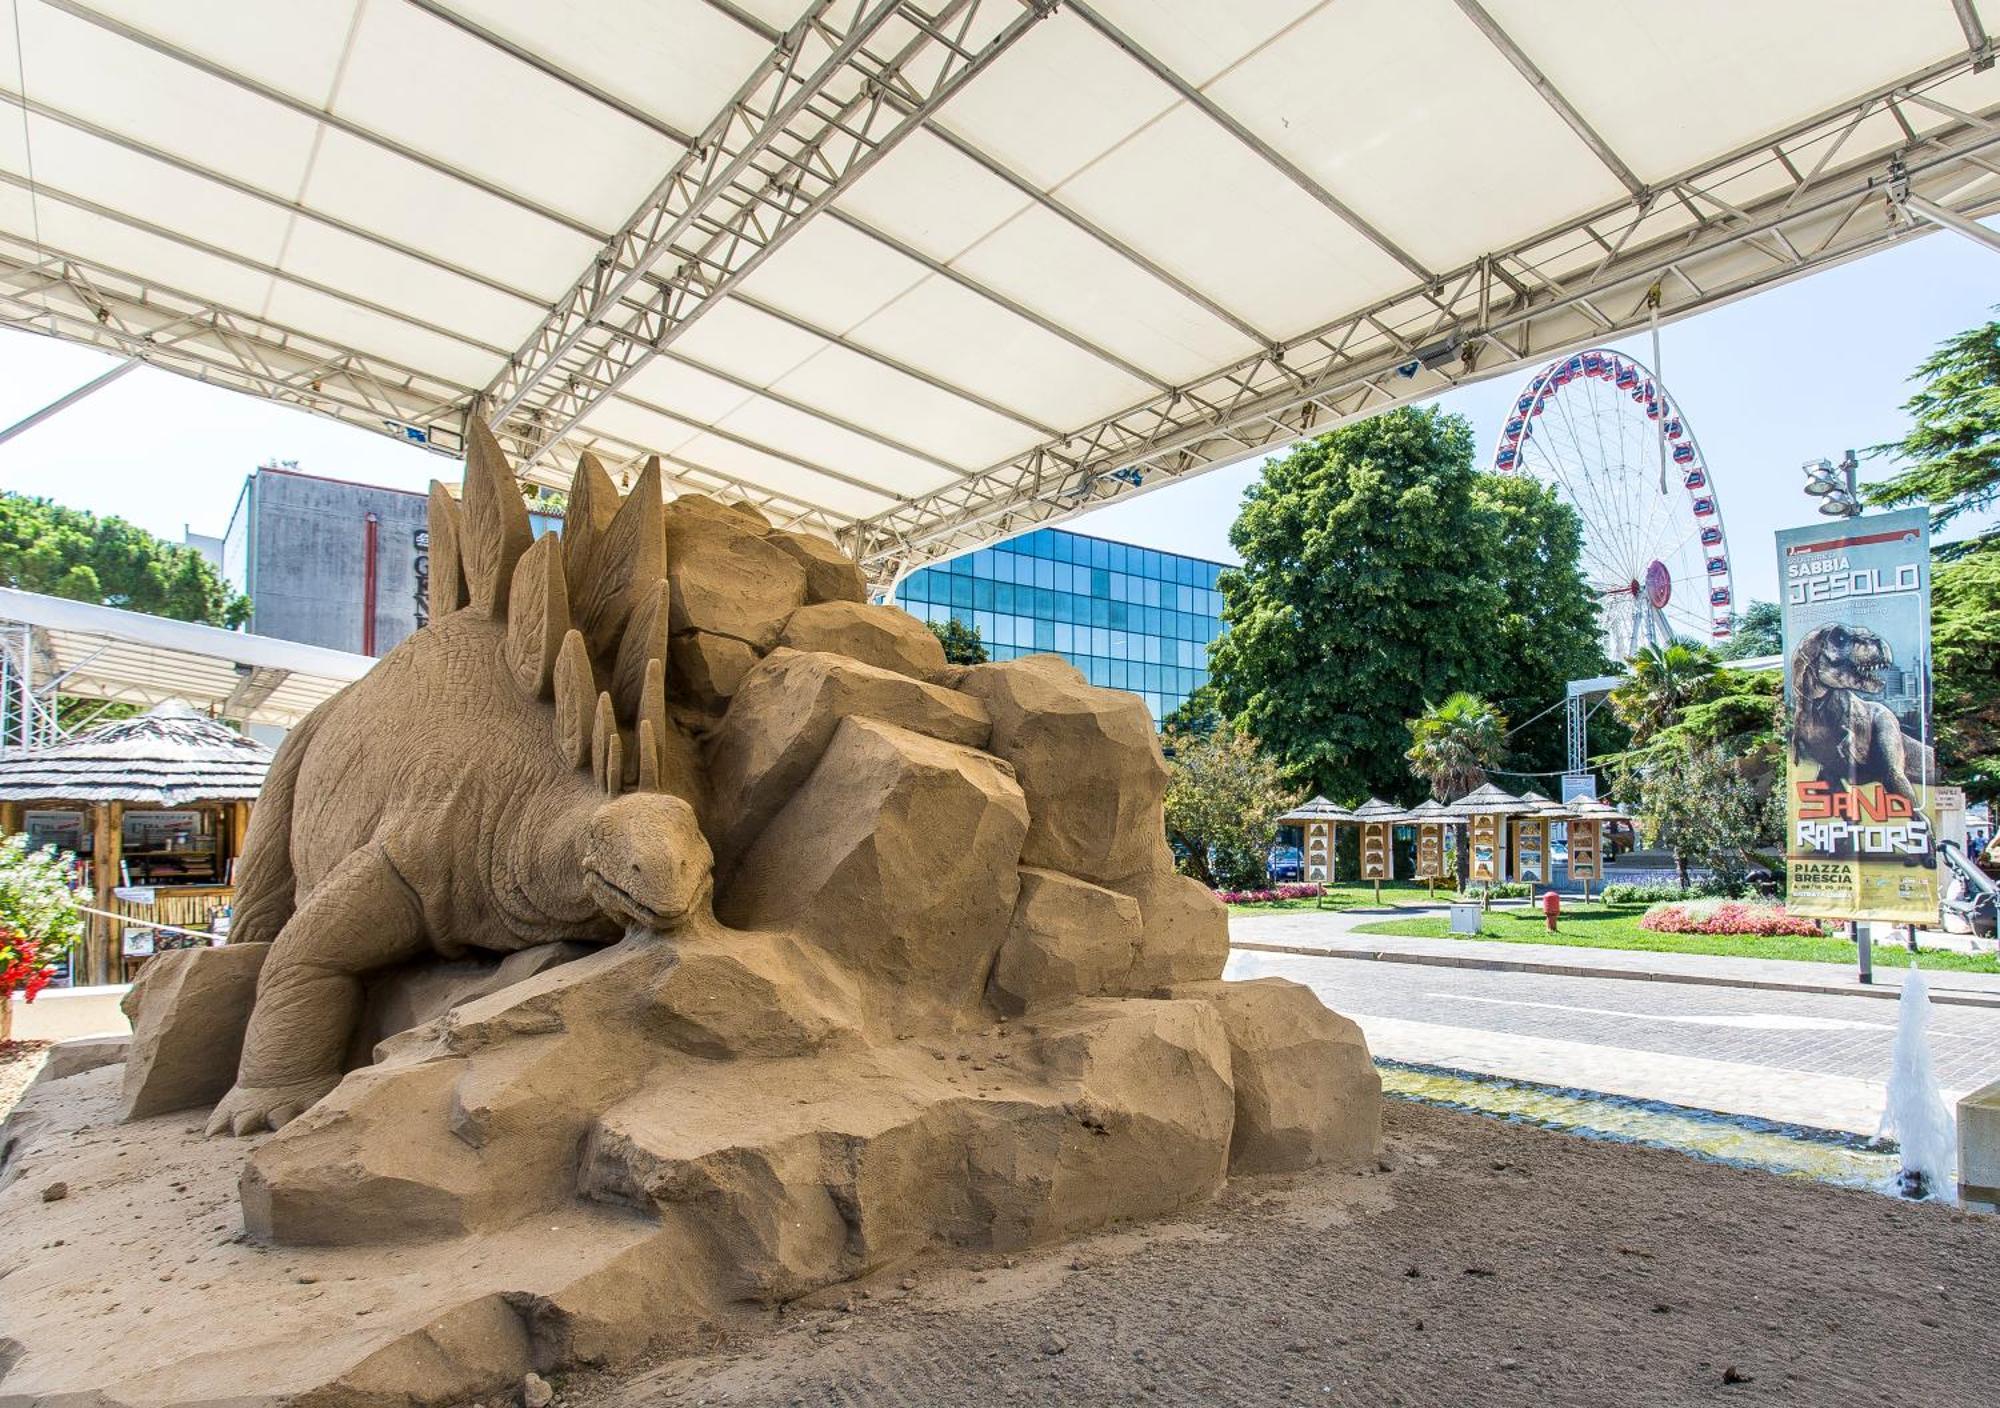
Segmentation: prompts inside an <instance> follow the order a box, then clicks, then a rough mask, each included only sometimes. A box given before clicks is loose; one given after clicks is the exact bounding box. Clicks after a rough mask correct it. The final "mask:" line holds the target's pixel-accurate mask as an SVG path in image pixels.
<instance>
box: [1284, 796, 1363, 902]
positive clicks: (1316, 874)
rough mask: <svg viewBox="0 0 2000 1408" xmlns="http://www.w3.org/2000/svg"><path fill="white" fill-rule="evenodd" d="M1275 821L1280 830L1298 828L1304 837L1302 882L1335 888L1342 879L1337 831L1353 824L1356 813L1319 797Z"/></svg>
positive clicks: (1303, 803) (1301, 850) (1300, 869)
mask: <svg viewBox="0 0 2000 1408" xmlns="http://www.w3.org/2000/svg"><path fill="white" fill-rule="evenodd" d="M1272 820H1273V821H1274V822H1275V823H1276V824H1278V825H1280V826H1296V827H1298V828H1299V830H1300V831H1301V832H1303V833H1304V836H1303V840H1302V844H1301V845H1300V847H1299V853H1300V856H1301V858H1302V859H1301V864H1300V867H1299V875H1300V878H1301V879H1303V880H1305V881H1306V882H1307V883H1309V884H1313V885H1331V884H1333V883H1334V881H1336V880H1337V879H1339V866H1338V859H1337V857H1338V848H1337V847H1336V846H1335V845H1334V840H1335V837H1336V836H1337V835H1338V834H1339V833H1338V832H1337V830H1336V828H1337V827H1338V826H1339V825H1340V824H1341V823H1342V822H1344V821H1347V822H1351V821H1353V820H1354V813H1353V812H1351V811H1349V810H1348V809H1347V808H1346V807H1343V806H1339V805H1337V804H1335V803H1333V802H1329V801H1328V800H1327V799H1326V798H1324V797H1315V798H1313V799H1312V800H1311V801H1310V802H1301V803H1300V804H1299V805H1298V806H1296V807H1293V808H1292V809H1291V810H1290V811H1288V812H1286V813H1285V814H1284V815H1283V816H1280V817H1274V818H1272Z"/></svg>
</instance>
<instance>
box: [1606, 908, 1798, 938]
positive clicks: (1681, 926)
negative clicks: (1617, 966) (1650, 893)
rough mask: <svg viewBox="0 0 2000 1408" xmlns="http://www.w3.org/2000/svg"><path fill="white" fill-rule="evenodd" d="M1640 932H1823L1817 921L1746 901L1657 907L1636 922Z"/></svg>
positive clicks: (1764, 935)
mask: <svg viewBox="0 0 2000 1408" xmlns="http://www.w3.org/2000/svg"><path fill="white" fill-rule="evenodd" d="M1639 927H1640V928H1641V929H1650V930H1652V931H1653V932H1654V933H1656V934H1753V935H1757V936H1759V937H1770V936H1772V935H1776V934H1799V935H1804V936H1808V937H1814V938H1816V937H1818V936H1819V935H1820V934H1822V933H1824V932H1825V931H1824V930H1823V929H1821V928H1820V923H1819V921H1818V920H1817V919H1808V918H1806V917H1805V916H1804V915H1802V914H1790V913H1787V912H1786V910H1785V907H1784V906H1783V905H1781V904H1757V903H1753V902H1750V901H1745V900H1691V901H1688V902H1686V903H1681V904H1656V905H1654V906H1653V907H1652V908H1651V909H1649V910H1647V911H1646V912H1645V913H1644V914H1643V915H1641V916H1640V918H1639Z"/></svg>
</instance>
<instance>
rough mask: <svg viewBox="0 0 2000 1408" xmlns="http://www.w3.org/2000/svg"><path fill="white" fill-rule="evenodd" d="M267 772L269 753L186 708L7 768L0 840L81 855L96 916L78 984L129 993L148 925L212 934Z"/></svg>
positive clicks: (7, 759)
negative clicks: (120, 987)
mask: <svg viewBox="0 0 2000 1408" xmlns="http://www.w3.org/2000/svg"><path fill="white" fill-rule="evenodd" d="M270 765H271V750H270V749H268V748H266V747H265V746H264V745H263V744H261V743H258V742H256V741H255V740H254V739H250V738H246V737H244V736H243V735H242V734H240V733H237V732H236V731H235V730H234V729H231V728H229V727H228V726H227V725H225V724H222V723H218V722H217V721H215V720H213V719H210V718H206V717H204V716H203V715H202V714H200V713H198V712H197V711H196V710H194V709H192V708H190V707H189V706H188V705H186V704H182V703H178V702H174V703H166V704H160V705H157V706H155V707H154V708H152V709H150V710H148V711H147V712H146V713H144V714H140V715H137V716H135V717H133V718H129V719H120V720H118V721H117V722H116V723H109V724H103V725H101V726H99V727H97V728H94V729H90V730H88V731H87V732H84V733H80V734H77V735H76V736H74V737H72V738H67V739H64V740H63V741H62V742H61V743H57V744H53V745H51V746H49V747H45V748H35V749H30V750H28V751H25V752H16V753H12V754H9V755H7V756H4V757H0V833H4V834H8V835H11V834H13V833H15V832H19V831H25V832H27V833H28V835H29V837H30V838H31V840H32V842H33V843H34V844H36V845H53V846H55V847H56V848H57V849H59V850H64V851H69V852H72V853H73V854H75V855H76V857H77V859H78V860H79V862H81V863H82V867H83V878H84V883H85V885H86V887H87V889H88V890H89V892H90V895H91V899H90V901H89V903H90V906H91V908H93V909H95V910H98V911H100V913H97V914H93V915H91V916H90V923H89V925H88V927H87V929H86V932H85V938H84V944H83V948H82V950H81V952H80V953H79V954H78V955H77V956H76V957H75V958H74V959H73V960H72V967H71V981H72V982H75V983H78V984H84V983H114V982H124V981H126V980H128V979H129V978H130V977H131V976H132V972H133V970H134V969H136V967H137V966H138V965H139V964H140V963H142V962H144V960H145V957H146V956H148V954H150V952H151V949H152V945H153V943H154V942H156V940H154V939H153V938H152V928H151V926H153V925H162V924H164V925H174V926H179V927H183V928H189V929H198V930H199V929H208V928H209V927H210V926H211V924H212V923H213V921H214V919H215V918H216V917H217V915H218V914H219V913H220V912H222V911H224V910H226V909H227V908H228V906H229V905H230V903H231V902H232V901H233V899H234V898H235V887H234V879H235V869H236V858H237V857H238V856H239V855H240V854H241V853H242V850H243V840H244V837H245V836H246V835H247V834H248V831H249V826H250V808H251V804H252V803H253V802H254V801H255V799H256V797H257V793H258V792H259V790H260V789H261V788H262V787H263V785H264V774H265V772H266V770H268V769H269V767H270ZM113 915H115V916H118V917H116V918H113V917H110V916H113ZM128 931H129V932H130V933H131V934H132V935H133V943H132V944H131V945H130V947H132V948H133V949H135V950H138V951H136V952H132V953H130V954H128V953H127V948H128V945H127V943H126V935H127V933H128Z"/></svg>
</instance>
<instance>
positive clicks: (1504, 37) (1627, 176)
mask: <svg viewBox="0 0 2000 1408" xmlns="http://www.w3.org/2000/svg"><path fill="white" fill-rule="evenodd" d="M1458 8H1459V9H1461V10H1463V11H1464V12H1465V17H1466V18H1467V19H1469V20H1471V21H1472V23H1473V25H1474V26H1475V27H1477V29H1478V30H1479V32H1480V33H1481V34H1483V35H1485V36H1486V41H1487V42H1488V43H1489V44H1491V45H1492V46H1493V47H1494V48H1496V49H1498V50H1499V51H1500V53H1501V54H1502V55H1503V56H1504V57H1505V58H1506V60H1507V62H1508V63H1510V64H1512V65H1513V66H1514V69H1515V71H1516V72H1517V73H1519V74H1520V75H1521V77H1523V78H1525V79H1527V80H1528V86H1529V87H1531V88H1533V89H1534V90H1535V91H1536V92H1537V93H1539V94H1540V95H1541V97H1542V101H1543V102H1545V103H1547V104H1548V105H1549V106H1550V107H1551V108H1553V109H1555V114H1556V116H1557V117H1560V118H1561V119H1562V120H1563V121H1564V122H1565V123H1567V124H1568V125H1569V130H1570V131H1572V132H1574V133H1576V135H1577V137H1578V138H1579V139H1580V140H1581V141H1582V142H1583V144H1584V145H1585V146H1586V147H1589V148H1590V150H1591V152H1592V153H1593V154H1594V155H1595V156H1596V157H1597V159H1598V160H1599V161H1601V162H1603V163H1604V165H1605V166H1606V167H1607V168H1608V169H1609V170H1610V172H1611V174H1612V175H1613V176H1616V177H1617V178H1618V180H1619V183H1620V184H1621V185H1623V186H1624V187H1625V189H1626V190H1628V191H1630V192H1631V193H1632V194H1633V195H1635V196H1639V195H1644V194H1645V192H1646V183H1645V182H1644V181H1641V180H1640V179H1639V176H1638V173H1637V172H1635V171H1633V170H1632V168H1631V167H1629V166H1627V165H1626V164H1625V162H1624V161H1623V160H1622V159H1621V158H1620V157H1619V155H1618V153H1617V152H1615V151H1613V150H1612V149H1611V144H1610V143H1609V142H1607V141H1605V140H1604V138H1602V137H1601V136H1599V135H1598V133H1597V129H1596V128H1594V127H1592V126H1591V125H1590V123H1589V122H1588V121H1587V120H1585V118H1584V115H1583V114H1582V113H1580V112H1578V111H1577V110H1576V107H1575V105H1574V104H1572V103H1571V102H1570V100H1569V99H1568V98H1566V97H1564V96H1563V93H1562V90H1561V89H1560V88H1558V87H1556V85H1555V84H1553V83H1551V82H1550V81H1549V79H1548V76H1547V75H1546V74H1544V73H1543V72H1542V70H1541V68H1540V67H1539V66H1538V65H1537V64H1536V63H1535V61H1534V60H1533V59H1531V58H1529V57H1528V55H1527V53H1526V52H1525V51H1524V50H1523V49H1522V48H1521V46H1520V45H1519V44H1516V43H1515V42H1514V37H1513V36H1512V35H1511V34H1509V33H1507V31H1506V30H1504V29H1502V28H1501V27H1500V22H1499V21H1498V20H1496V19H1494V18H1493V16H1492V15H1490V14H1488V13H1487V12H1486V7H1485V6H1484V5H1482V4H1480V3H1479V0H1458Z"/></svg>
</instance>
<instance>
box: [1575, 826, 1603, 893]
mask: <svg viewBox="0 0 2000 1408" xmlns="http://www.w3.org/2000/svg"><path fill="white" fill-rule="evenodd" d="M1597 827H1598V823H1596V822H1594V821H1572V822H1571V823H1570V824H1569V878H1570V879H1572V880H1602V879H1603V878H1604V865H1603V861H1602V855H1603V852H1601V851H1600V850H1599V849H1598V846H1599V841H1598V833H1597Z"/></svg>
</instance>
